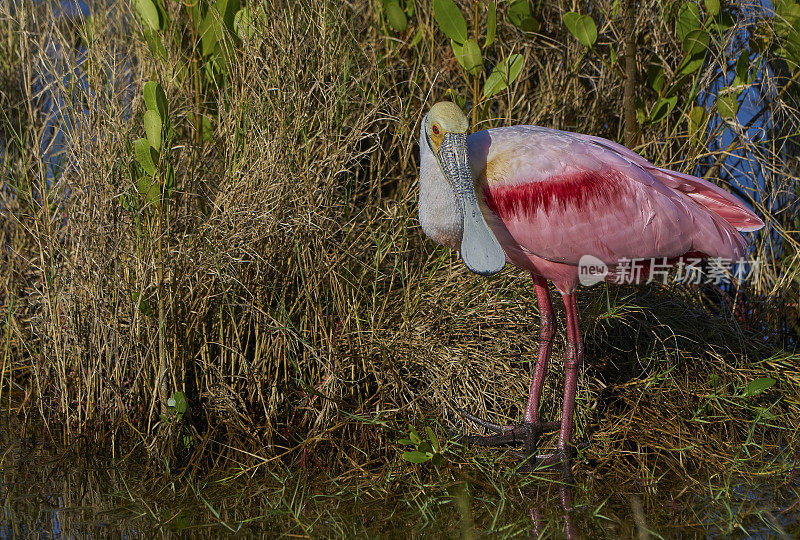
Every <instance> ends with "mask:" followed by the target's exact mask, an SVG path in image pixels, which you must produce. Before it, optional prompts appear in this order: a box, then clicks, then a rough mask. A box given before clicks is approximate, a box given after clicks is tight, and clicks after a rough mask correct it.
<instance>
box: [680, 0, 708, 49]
mask: <svg viewBox="0 0 800 540" xmlns="http://www.w3.org/2000/svg"><path fill="white" fill-rule="evenodd" d="M702 26H703V20H702V19H701V18H700V9H699V8H698V7H697V5H696V4H693V3H691V2H686V3H685V4H683V5H682V6H681V7H680V8H679V9H678V17H677V19H675V33H676V34H677V36H678V41H680V42H681V43H683V41H684V39H686V36H687V35H689V32H691V31H693V30H697V29H699V28H700V27H702Z"/></svg>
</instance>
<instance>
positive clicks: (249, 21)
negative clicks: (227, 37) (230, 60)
mask: <svg viewBox="0 0 800 540" xmlns="http://www.w3.org/2000/svg"><path fill="white" fill-rule="evenodd" d="M233 28H234V30H236V34H237V35H238V36H239V39H241V40H242V41H244V40H245V39H248V38H251V37H253V34H255V33H256V28H255V26H253V17H252V16H251V15H250V8H246V7H245V8H242V9H240V10H239V11H237V12H236V15H235V16H234V17H233Z"/></svg>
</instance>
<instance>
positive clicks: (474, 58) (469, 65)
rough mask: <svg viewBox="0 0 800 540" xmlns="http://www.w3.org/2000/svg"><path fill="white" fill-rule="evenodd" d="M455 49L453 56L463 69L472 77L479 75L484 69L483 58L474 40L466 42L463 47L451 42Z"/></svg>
mask: <svg viewBox="0 0 800 540" xmlns="http://www.w3.org/2000/svg"><path fill="white" fill-rule="evenodd" d="M450 46H451V47H452V48H453V54H455V56H456V60H458V63H459V64H461V67H463V68H464V70H465V71H466V72H467V73H469V74H470V75H477V74H478V73H480V72H481V69H482V68H483V58H482V57H481V48H480V47H479V46H478V44H477V43H476V42H475V40H474V39H468V40H466V41H465V42H464V45H463V47H462V46H459V45H458V43H456V42H455V41H451V42H450Z"/></svg>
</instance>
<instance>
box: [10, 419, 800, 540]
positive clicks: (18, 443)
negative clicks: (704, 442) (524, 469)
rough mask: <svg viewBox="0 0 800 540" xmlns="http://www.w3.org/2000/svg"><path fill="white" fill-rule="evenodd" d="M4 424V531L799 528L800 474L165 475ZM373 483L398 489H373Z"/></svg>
mask: <svg viewBox="0 0 800 540" xmlns="http://www.w3.org/2000/svg"><path fill="white" fill-rule="evenodd" d="M0 423H2V431H1V432H0V433H1V434H0V452H2V462H0V497H1V498H2V501H3V511H2V519H1V520H0V538H87V537H92V538H151V537H167V538H171V537H173V536H174V537H180V538H183V537H192V538H205V537H208V538H215V537H219V536H227V535H233V534H238V535H243V536H262V537H275V536H282V537H295V538H297V537H301V538H302V537H342V536H344V537H392V538H396V537H415V538H416V537H447V538H473V537H475V538H478V537H484V536H487V535H490V536H494V537H502V538H505V537H521V538H526V537H535V536H537V535H539V536H540V537H543V538H550V537H556V538H563V537H576V538H619V537H625V538H631V537H639V538H646V537H648V535H650V536H651V537H653V538H658V537H665V538H674V537H687V536H691V537H697V536H700V537H712V538H728V537H740V538H781V537H783V538H798V537H800V471H791V470H790V471H789V472H788V473H787V474H786V475H784V476H783V477H782V478H769V479H764V480H763V481H759V483H756V484H754V483H752V482H750V483H746V482H744V481H742V482H740V483H728V484H726V483H724V482H719V481H718V482H717V483H716V484H714V483H709V484H708V486H705V487H702V486H698V483H697V482H690V481H689V480H688V479H687V480H686V481H684V482H681V481H675V480H673V481H671V482H666V481H661V480H659V481H657V482H656V483H655V484H649V485H648V484H646V483H644V482H637V481H636V480H635V479H630V478H626V479H620V478H611V477H610V476H609V477H604V476H603V474H602V473H601V472H600V471H598V470H597V469H596V468H593V467H592V465H591V464H590V463H586V462H580V463H578V464H577V466H576V467H575V468H574V471H575V477H574V479H573V480H572V482H573V485H572V486H566V485H564V484H563V483H562V478H563V477H562V475H561V474H559V473H555V472H551V473H546V474H542V473H537V474H532V473H513V472H511V467H513V463H512V462H510V461H509V462H498V463H496V464H494V465H493V466H494V468H495V471H497V470H500V471H504V472H501V473H500V474H499V476H500V477H501V478H500V479H499V480H498V475H495V476H494V478H492V475H491V474H488V475H487V474H486V470H487V469H486V468H482V467H485V465H486V464H487V463H488V462H490V461H491V459H493V458H492V457H491V456H495V455H496V453H494V451H488V452H481V453H480V454H478V457H477V458H476V459H474V460H473V461H472V463H473V464H474V465H475V467H474V468H472V467H470V464H469V462H466V463H463V462H462V464H461V465H459V466H458V467H457V468H456V467H454V466H452V465H451V466H450V468H449V469H448V468H445V469H440V470H438V471H437V470H436V469H432V468H426V467H425V466H418V465H412V464H409V463H405V462H403V461H402V460H400V459H398V460H397V463H395V464H393V465H391V466H390V467H392V468H393V470H391V471H387V472H386V473H385V474H383V475H382V476H381V475H378V476H376V477H375V478H373V479H372V480H369V481H367V482H365V481H364V479H363V478H362V479H359V478H358V477H357V476H354V477H352V478H351V480H350V481H348V482H344V481H342V480H334V479H332V478H330V477H327V476H326V475H325V474H324V473H321V472H320V471H316V472H313V473H312V472H311V471H309V470H307V469H303V468H300V467H297V468H295V469H294V470H293V469H292V468H284V469H282V472H280V473H276V472H268V471H258V472H257V473H256V474H253V475H250V474H243V475H242V474H239V475H238V477H237V479H236V480H231V478H232V477H234V476H237V471H230V473H229V474H216V475H215V478H217V479H219V480H217V481H212V480H202V479H197V478H191V479H186V478H185V477H184V478H178V477H175V476H170V475H163V474H162V475H155V474H154V473H152V471H151V472H150V473H148V472H147V469H148V468H147V466H146V463H142V462H139V463H134V462H133V461H134V460H133V458H128V459H126V460H119V459H118V460H117V461H115V460H113V459H110V458H98V457H95V456H91V455H89V454H90V453H91V452H90V451H87V450H85V449H84V450H81V451H76V450H75V449H74V448H73V449H70V448H63V447H59V445H58V444H55V443H53V442H48V441H49V439H50V437H48V436H47V435H46V434H45V432H44V431H43V430H37V431H36V432H33V431H31V430H30V428H27V431H26V428H24V427H23V422H22V421H20V420H17V419H13V420H11V421H9V420H8V419H6V420H5V421H2V422H0ZM161 470H163V468H162V469H161ZM239 472H241V471H239ZM525 474H527V477H526V478H527V479H526V481H525V482H518V481H517V480H518V478H520V475H525ZM312 475H313V476H312ZM503 475H505V476H503ZM154 478H155V480H154ZM503 478H505V481H504V480H503ZM509 479H513V481H509ZM370 482H372V484H371V485H372V486H379V485H382V486H383V487H384V488H385V487H388V488H389V489H383V490H381V489H377V490H376V489H372V490H365V489H364V486H365V485H369V483H370ZM520 486H522V487H520ZM379 492H380V493H383V495H382V496H379V497H376V495H375V493H379Z"/></svg>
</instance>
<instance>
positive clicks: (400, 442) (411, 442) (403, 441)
mask: <svg viewBox="0 0 800 540" xmlns="http://www.w3.org/2000/svg"><path fill="white" fill-rule="evenodd" d="M397 442H398V443H399V444H408V445H413V444H414V441H412V440H411V439H400V440H399V441H397Z"/></svg>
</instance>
